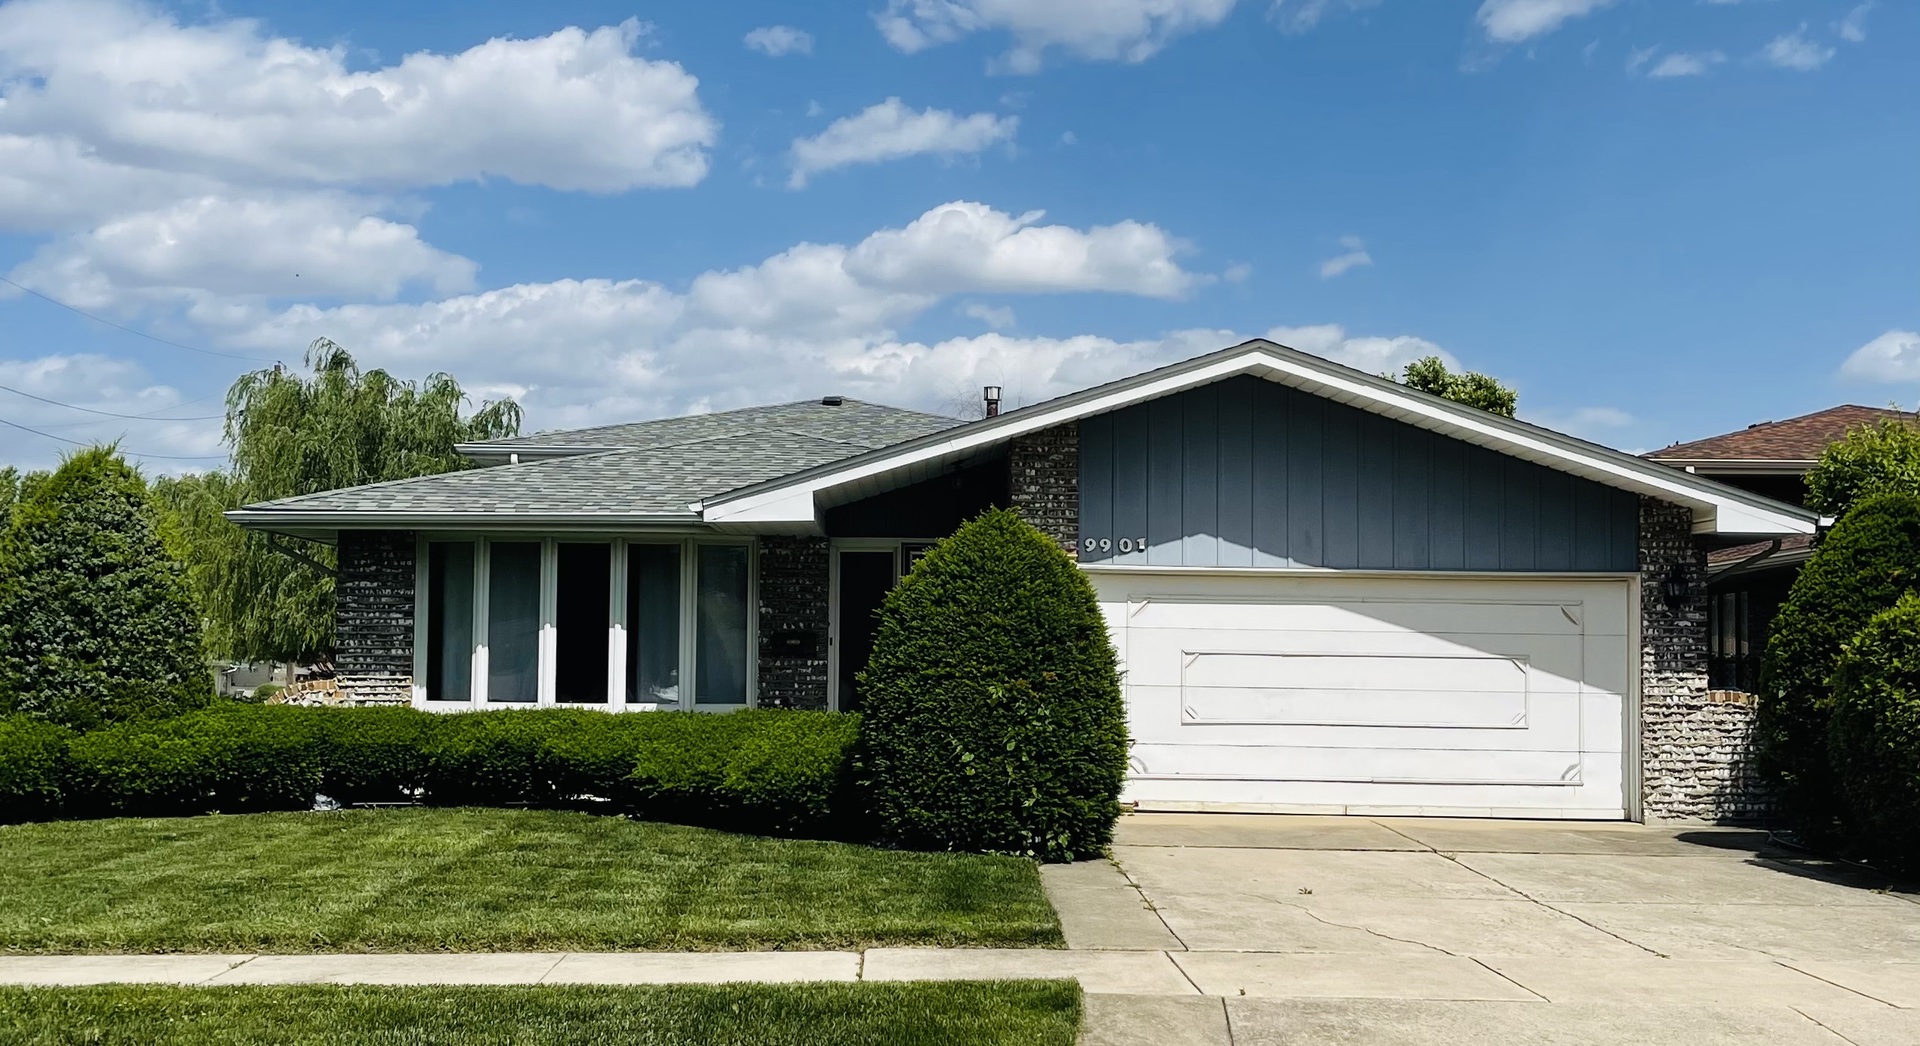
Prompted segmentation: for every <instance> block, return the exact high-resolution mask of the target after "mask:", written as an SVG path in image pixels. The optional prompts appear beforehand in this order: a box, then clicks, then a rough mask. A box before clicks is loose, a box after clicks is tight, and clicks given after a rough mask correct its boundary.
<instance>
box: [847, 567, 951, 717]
mask: <svg viewBox="0 0 1920 1046" xmlns="http://www.w3.org/2000/svg"><path fill="white" fill-rule="evenodd" d="M930 547H931V543H929V542H922V541H907V542H897V541H896V542H864V541H863V542H861V543H860V544H859V545H856V546H853V547H848V548H836V549H835V550H834V559H835V562H834V567H835V572H834V592H833V595H834V604H833V636H834V639H833V643H834V655H835V656H834V663H835V666H836V676H837V678H836V680H835V681H834V691H835V693H834V697H835V699H836V701H837V704H836V705H835V707H837V708H838V709H839V710H840V711H842V712H858V711H859V710H860V692H859V675H860V672H861V670H862V669H864V668H866V667H867V658H868V657H870V656H872V654H873V640H874V636H875V634H876V633H877V632H878V631H879V629H880V619H879V616H878V615H879V613H880V604H881V603H882V602H883V601H884V600H885V599H886V598H887V593H888V592H891V591H893V586H894V585H895V584H897V583H898V582H899V580H900V577H901V575H902V574H904V573H906V572H907V571H909V570H911V569H913V564H914V562H915V561H916V560H917V559H919V558H920V556H921V555H923V554H925V552H926V550H927V549H928V548H930Z"/></svg>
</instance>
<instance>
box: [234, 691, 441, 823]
mask: <svg viewBox="0 0 1920 1046" xmlns="http://www.w3.org/2000/svg"><path fill="white" fill-rule="evenodd" d="M267 707H285V706H267ZM286 710H287V711H294V712H298V713H299V714H300V717H301V718H302V719H303V720H305V723H306V728H307V729H309V730H310V731H311V732H312V737H313V739H314V741H315V743H316V744H318V745H319V747H320V751H321V753H322V756H321V759H320V782H319V789H320V794H321V795H324V796H327V797H328V798H330V799H335V800H338V801H340V802H342V803H400V802H408V801H410V800H412V799H414V798H415V797H416V796H417V795H418V794H419V793H420V791H421V790H422V789H423V788H424V787H425V785H426V780H427V769H428V759H427V751H428V744H427V741H428V737H429V734H430V733H431V731H432V730H433V729H434V727H435V725H436V723H437V721H438V717H437V716H435V715H434V714H433V713H430V712H417V711H415V710H413V709H411V708H288V709H286Z"/></svg>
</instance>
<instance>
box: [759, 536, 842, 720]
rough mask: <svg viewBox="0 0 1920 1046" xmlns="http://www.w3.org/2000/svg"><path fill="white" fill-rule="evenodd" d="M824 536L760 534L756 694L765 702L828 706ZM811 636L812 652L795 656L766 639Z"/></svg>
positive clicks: (767, 705) (783, 705) (784, 705)
mask: <svg viewBox="0 0 1920 1046" xmlns="http://www.w3.org/2000/svg"><path fill="white" fill-rule="evenodd" d="M828 555H829V551H828V544H827V539H826V538H811V537H765V538H761V539H760V644H761V645H760V696H759V703H760V705H761V707H763V708H825V707H827V625H828V619H827V590H828V575H827V561H828ZM794 631H798V632H807V633H811V634H812V635H813V637H814V642H815V644H816V645H815V647H814V650H813V651H812V656H806V657H795V656H791V655H789V654H785V653H782V652H780V651H776V650H774V649H772V648H771V646H770V643H771V641H772V640H773V639H774V638H775V634H776V633H780V632H794Z"/></svg>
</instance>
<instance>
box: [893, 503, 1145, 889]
mask: <svg viewBox="0 0 1920 1046" xmlns="http://www.w3.org/2000/svg"><path fill="white" fill-rule="evenodd" d="M860 687H861V730H862V737H861V745H860V749H859V754H858V756H857V760H858V770H857V774H858V777H859V780H860V784H861V786H862V788H863V790H864V792H865V795H866V796H867V798H868V799H869V800H870V802H871V812H872V816H873V819H874V827H875V829H876V831H877V832H878V834H879V836H880V838H881V839H883V840H884V841H887V842H890V843H893V844H895V845H899V846H906V847H915V848H926V849H952V850H978V851H985V852H996V853H1010V854H1016V855H1026V856H1032V857H1035V858H1038V859H1040V860H1048V861H1058V860H1074V859H1077V858H1082V857H1089V856H1092V855H1094V854H1096V853H1098V852H1100V850H1101V849H1102V848H1104V847H1105V846H1106V845H1107V844H1108V843H1109V842H1110V841H1111V840H1112V837H1113V825H1114V821H1115V820H1116V819H1117V818H1118V817H1119V815H1120V789H1121V786H1122V784H1123V783H1124V781H1125V775H1126V769H1127V729H1126V710H1125V706H1124V704H1123V703H1122V700H1121V696H1120V677H1119V673H1118V670H1117V668H1116V659H1115V656H1114V650H1113V643H1112V641H1111V640H1110V639H1109V638H1108V633H1107V624H1106V620H1105V619H1104V618H1103V617H1102V615H1101V613H1100V606H1099V603H1098V601H1097V600H1096V598H1095V596H1094V593H1093V587H1092V585H1090V584H1089V583H1088V581H1087V578H1086V575H1085V574H1083V573H1082V572H1081V571H1080V569H1079V568H1078V567H1077V566H1076V565H1075V564H1074V562H1073V560H1072V559H1071V558H1069V557H1068V556H1067V554H1066V553H1065V552H1063V551H1061V549H1060V546H1059V545H1057V544H1055V543H1054V542H1053V540H1052V539H1050V538H1048V537H1047V536H1046V535H1044V534H1042V533H1040V532H1039V531H1038V530H1035V529H1034V528H1033V527H1031V526H1029V525H1028V524H1027V523H1026V522H1025V521H1023V520H1022V519H1021V518H1020V517H1019V516H1018V515H1017V514H1015V513H1013V512H1011V511H1007V510H1004V509H997V510H993V511H989V512H986V513H984V514H982V515H981V516H980V517H979V518H977V519H975V520H973V521H971V522H968V523H967V524H965V525H964V526H962V527H961V528H960V529H959V530H958V531H956V532H955V533H954V534H953V536H952V537H950V538H948V539H946V540H945V541H942V542H941V543H939V544H938V545H936V546H934V547H933V548H932V549H931V550H930V551H929V552H928V553H927V554H926V555H925V556H924V557H922V558H921V559H920V561H919V563H917V564H916V565H915V566H914V568H913V571H912V573H910V574H908V575H907V577H906V578H905V579H903V580H902V581H901V582H900V584H899V585H898V586H897V587H896V588H895V589H894V590H893V591H892V592H891V593H889V594H888V596H887V598H886V601H885V602H884V603H883V604H882V606H881V610H880V628H879V632H878V634H877V636H876V638H875V641H874V647H873V654H872V656H871V658H869V660H868V662H867V668H866V670H865V671H864V672H862V673H861V675H860Z"/></svg>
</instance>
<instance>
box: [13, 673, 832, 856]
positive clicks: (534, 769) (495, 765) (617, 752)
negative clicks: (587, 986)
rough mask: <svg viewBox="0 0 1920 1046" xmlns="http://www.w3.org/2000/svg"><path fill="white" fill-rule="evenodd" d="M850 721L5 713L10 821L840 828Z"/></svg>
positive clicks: (385, 713)
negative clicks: (463, 810)
mask: <svg viewBox="0 0 1920 1046" xmlns="http://www.w3.org/2000/svg"><path fill="white" fill-rule="evenodd" d="M858 730H859V724H858V720H857V719H856V718H855V717H852V716H843V715H837V714H833V713H827V712H790V711H746V712H735V713H731V714H727V715H710V714H706V713H698V712H649V713H644V714H639V713H636V714H609V713H605V712H593V711H586V710H577V709H528V710H511V711H491V712H461V713H453V714H440V713H432V712H420V711H416V710H414V709H411V708H301V707H290V706H285V705H249V704H224V705H217V706H214V707H212V708H208V709H205V710H202V711H199V712H194V713H190V714H187V715H183V716H177V717H175V718H172V719H166V720H157V721H143V722H131V723H122V724H117V725H115V726H111V727H107V728H104V729H101V730H96V731H93V732H91V733H85V734H73V733H71V732H69V731H66V730H63V729H61V728H59V727H54V726H49V725H47V724H44V723H39V722H36V721H32V720H27V719H24V718H22V717H11V718H7V719H0V808H3V809H4V810H5V814H4V816H6V817H8V818H10V819H15V820H19V819H39V818H44V817H53V816H67V817H97V816H116V815H130V816H168V815H180V814H200V813H208V812H221V813H241V812H250V811H259V810H304V809H308V808H310V807H311V806H312V805H313V802H314V798H315V796H317V795H325V796H328V797H330V798H333V799H336V800H339V801H341V802H346V803H361V804H364V803H391V802H413V801H419V802H427V803H433V804H436V805H447V806H452V805H469V806H504V805H531V806H573V805H583V804H591V805H594V806H598V807H600V808H603V809H614V810H619V811H623V812H631V813H635V814H637V815H639V816H642V817H646V818H649V819H653V820H666V821H677V822H681V823H689V824H699V825H706V826H710V827H717V828H728V829H732V830H736V831H750V832H762V833H769V834H783V835H818V834H834V833H836V832H837V831H838V830H839V829H841V828H842V827H843V825H844V824H845V822H844V821H843V820H842V817H841V814H842V811H843V810H845V809H847V808H848V807H849V806H850V804H849V803H847V802H846V801H845V799H844V794H845V793H844V787H845V780H846V766H847V763H848V756H849V753H850V751H851V750H852V747H853V744H854V741H855V737H856V735H857V733H858Z"/></svg>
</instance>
